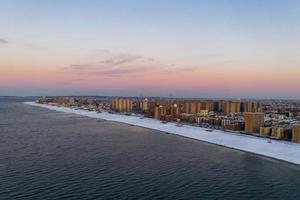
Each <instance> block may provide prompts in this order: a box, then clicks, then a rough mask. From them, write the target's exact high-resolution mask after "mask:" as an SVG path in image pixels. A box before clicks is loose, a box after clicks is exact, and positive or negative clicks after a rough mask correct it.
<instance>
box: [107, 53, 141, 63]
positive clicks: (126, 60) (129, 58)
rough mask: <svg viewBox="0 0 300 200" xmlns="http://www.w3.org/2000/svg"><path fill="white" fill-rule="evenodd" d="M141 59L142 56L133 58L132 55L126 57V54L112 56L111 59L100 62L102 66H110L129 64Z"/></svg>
mask: <svg viewBox="0 0 300 200" xmlns="http://www.w3.org/2000/svg"><path fill="white" fill-rule="evenodd" d="M141 58H143V57H142V56H134V55H128V54H120V55H117V56H113V57H111V58H108V59H105V60H103V61H101V63H103V64H110V65H121V64H125V63H131V62H134V61H136V60H138V59H141Z"/></svg>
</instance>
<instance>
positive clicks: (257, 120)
mask: <svg viewBox="0 0 300 200" xmlns="http://www.w3.org/2000/svg"><path fill="white" fill-rule="evenodd" d="M244 119H245V132H246V133H259V132H260V127H263V126H264V113H260V112H245V113H244Z"/></svg>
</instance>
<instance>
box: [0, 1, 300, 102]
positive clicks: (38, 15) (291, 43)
mask: <svg viewBox="0 0 300 200" xmlns="http://www.w3.org/2000/svg"><path fill="white" fill-rule="evenodd" d="M0 27H1V28H0V95H126V96H170V95H172V96H173V97H220V98H223V97H232V98H239V97H240V98H252V97H253V98H297V99H300V0H292V1H284V0H281V1H276V0H269V1H268V0H257V1H256V0H251V1H246V0H232V1H224V0H215V1H214V0H207V1H204V0H180V1H178V0H168V1H167V0H147V1H146V0H118V1H115V0H98V1H96V0H95V1H92V0H81V1H76V0H48V1H47V0H36V1H33V0H19V1H16V0H7V1H1V3H0Z"/></svg>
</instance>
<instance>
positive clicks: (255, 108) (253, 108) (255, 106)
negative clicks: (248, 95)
mask: <svg viewBox="0 0 300 200" xmlns="http://www.w3.org/2000/svg"><path fill="white" fill-rule="evenodd" d="M242 112H261V103H260V102H257V101H250V102H243V103H242Z"/></svg>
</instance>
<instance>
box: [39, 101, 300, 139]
mask: <svg viewBox="0 0 300 200" xmlns="http://www.w3.org/2000/svg"><path fill="white" fill-rule="evenodd" d="M38 102H39V103H47V104H56V105H59V106H69V107H76V108H81V109H88V110H92V111H97V112H118V113H123V114H127V115H131V114H139V115H142V116H143V117H149V118H154V119H157V120H161V121H162V122H163V123H167V122H171V121H175V122H177V123H180V124H182V125H183V124H189V125H195V126H201V127H205V128H208V129H210V130H213V129H220V130H224V131H231V132H238V133H244V134H252V135H255V136H259V137H269V138H273V139H282V140H289V141H293V142H298V143H300V125H299V121H300V103H299V102H288V101H287V102H286V101H284V102H281V101H276V100H272V101H271V100H264V101H263V100H262V101H257V100H246V101H241V100H184V99H169V98H151V99H147V98H111V97H105V98H104V97H103V98H100V99H99V98H83V97H77V98H76V97H55V98H40V99H38Z"/></svg>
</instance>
